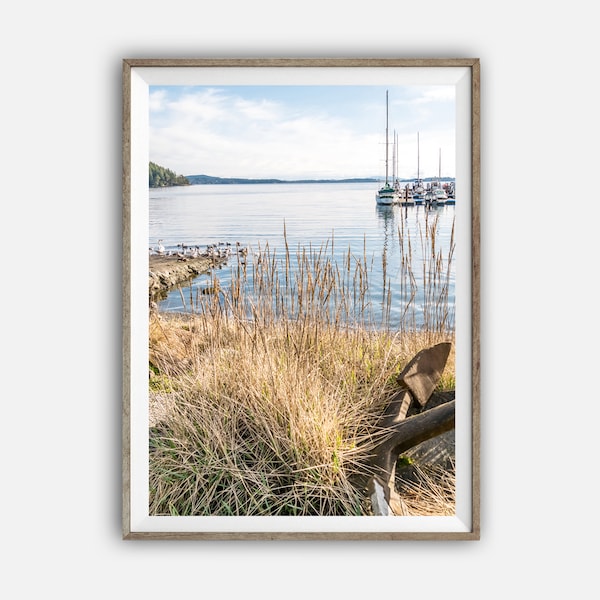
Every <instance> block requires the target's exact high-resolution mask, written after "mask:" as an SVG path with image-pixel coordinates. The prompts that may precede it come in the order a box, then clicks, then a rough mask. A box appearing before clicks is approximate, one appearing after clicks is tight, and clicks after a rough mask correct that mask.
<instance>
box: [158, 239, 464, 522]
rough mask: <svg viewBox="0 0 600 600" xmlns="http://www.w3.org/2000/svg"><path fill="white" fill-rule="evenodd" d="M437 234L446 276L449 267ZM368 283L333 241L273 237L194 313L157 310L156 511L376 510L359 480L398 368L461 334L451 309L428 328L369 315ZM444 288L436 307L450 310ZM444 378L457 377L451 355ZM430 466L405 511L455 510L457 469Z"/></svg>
mask: <svg viewBox="0 0 600 600" xmlns="http://www.w3.org/2000/svg"><path fill="white" fill-rule="evenodd" d="M428 243H429V244H430V247H431V248H432V249H433V259H434V260H433V263H432V264H431V265H427V268H428V269H432V274H434V275H435V281H436V286H437V285H438V284H439V283H440V282H441V283H443V278H444V273H446V272H447V270H448V266H447V264H446V263H445V261H442V260H439V259H440V257H436V252H435V244H433V246H431V242H430V241H429V242H428ZM292 260H294V261H297V265H299V267H298V268H297V269H295V270H294V272H292V270H291V269H290V264H291V262H292ZM436 263H437V267H436ZM436 269H437V271H436ZM250 274H251V277H250ZM406 275H407V281H409V282H410V275H411V273H410V266H409V265H408V263H407V273H406ZM368 283H369V282H368V270H367V268H366V266H365V262H364V261H363V260H362V259H356V258H355V257H353V256H351V255H350V253H349V255H348V259H347V261H346V262H345V264H344V265H342V266H339V265H336V264H333V263H332V261H331V254H330V252H329V247H328V245H327V244H326V245H325V246H323V247H322V248H319V249H318V250H311V249H309V250H306V249H298V250H297V251H296V252H295V253H294V256H292V255H291V253H290V251H289V249H287V248H286V252H285V256H284V257H283V258H282V259H276V258H275V254H274V253H271V252H270V250H269V248H264V249H258V251H257V252H256V253H254V255H251V256H249V257H247V260H245V261H240V262H239V263H238V264H237V265H235V266H234V267H233V274H232V283H231V286H230V287H229V288H228V289H220V288H219V286H218V282H217V281H216V280H215V281H214V282H213V286H212V293H210V294H201V295H199V296H198V297H197V298H195V299H194V302H193V306H192V307H191V308H192V310H190V314H187V315H173V316H167V315H160V314H154V315H152V317H151V321H150V361H151V370H150V400H151V406H150V412H151V425H152V427H151V432H150V447H151V453H150V514H155V515H321V516H325V515H362V514H368V510H369V507H368V501H367V500H366V499H365V497H364V494H363V493H362V491H361V490H360V489H357V488H356V487H355V486H354V485H353V479H354V477H355V476H356V475H357V474H360V473H361V472H362V471H361V470H364V469H365V467H364V464H365V458H366V456H367V455H368V454H369V452H370V450H371V449H372V448H373V444H374V443H375V441H376V440H375V439H373V438H372V437H371V434H370V433H369V432H370V431H371V430H372V427H373V425H374V424H375V422H376V421H377V419H378V417H379V415H380V413H381V411H382V409H383V407H384V406H385V404H386V402H387V401H388V400H389V397H390V395H391V394H392V393H393V392H394V391H395V390H396V389H397V386H398V384H397V382H396V376H397V375H398V373H399V372H400V371H401V370H402V368H403V367H404V365H405V364H406V363H407V362H408V361H409V360H410V359H411V358H412V357H413V356H414V355H415V354H416V353H417V352H418V351H420V350H422V349H424V348H426V347H429V346H431V345H433V344H435V343H438V342H441V341H453V336H454V334H453V331H452V330H451V329H450V328H448V327H447V321H446V320H445V318H444V319H442V320H439V319H438V320H437V321H436V322H433V321H432V322H430V324H429V326H428V327H426V328H424V329H423V328H421V329H419V330H417V329H409V328H402V329H400V330H395V331H392V330H391V329H390V328H389V327H385V326H381V325H382V324H381V323H379V324H374V323H372V322H370V321H369V320H368V319H366V318H365V317H366V316H368V310H369V300H368V289H369V285H368ZM439 289H440V290H442V293H441V294H440V293H439V291H438V293H437V295H435V297H432V301H433V302H434V304H435V305H436V312H435V313H432V314H439V315H445V314H447V312H448V310H447V306H445V305H447V286H444V285H441V286H440V287H439ZM431 293H433V292H431ZM444 294H446V296H444ZM388 300H389V301H393V298H391V295H389V294H388ZM444 306H445V307H444ZM409 309H410V306H409V307H407V311H408V310H409ZM375 325H378V326H375ZM384 325H385V324H384ZM441 386H442V387H443V388H445V389H453V388H454V355H453V353H452V354H451V357H450V360H449V361H448V364H447V368H446V371H445V373H444V376H443V378H442V384H441ZM422 475H423V476H422V477H421V478H420V479H419V480H418V483H416V484H415V487H414V494H412V496H414V497H413V498H412V499H411V492H410V490H409V489H407V492H406V498H405V499H406V506H407V511H408V512H410V513H411V514H449V512H450V513H451V512H453V502H452V498H451V496H452V493H451V492H452V490H453V482H452V477H451V475H450V476H449V475H448V473H438V474H435V473H433V474H432V473H423V474H422ZM448 477H450V480H448ZM448 490H450V492H449V491H448Z"/></svg>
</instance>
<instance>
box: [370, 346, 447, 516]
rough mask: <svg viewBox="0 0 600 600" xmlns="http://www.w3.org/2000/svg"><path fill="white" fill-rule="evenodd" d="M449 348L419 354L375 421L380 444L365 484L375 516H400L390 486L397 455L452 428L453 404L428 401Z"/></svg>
mask: <svg viewBox="0 0 600 600" xmlns="http://www.w3.org/2000/svg"><path fill="white" fill-rule="evenodd" d="M450 349H451V344H449V343H442V344H437V345H436V346H433V347H432V348H428V349H426V350H423V351H421V352H419V353H418V354H417V355H416V356H415V357H414V358H413V359H412V360H411V361H410V363H408V365H407V366H406V367H405V369H404V370H403V371H402V373H400V375H399V376H398V382H399V384H400V386H401V387H400V390H399V391H398V392H397V393H396V394H395V395H394V396H393V397H392V398H391V400H390V402H389V403H388V405H387V406H386V408H385V410H384V412H383V414H382V415H381V418H380V419H379V421H378V422H377V425H376V431H377V432H378V434H381V435H382V441H381V442H379V443H378V445H377V446H376V447H375V449H374V450H373V452H372V454H371V458H370V460H369V467H370V470H371V472H372V473H373V476H372V477H371V478H370V479H369V480H368V482H367V485H366V487H367V491H368V494H369V498H370V499H371V505H372V509H373V514H375V515H390V514H402V501H401V499H400V497H399V496H398V494H397V492H396V490H395V486H394V479H395V474H396V462H397V460H398V457H399V455H400V454H401V453H403V452H406V451H407V450H409V449H410V448H413V447H414V446H417V445H418V444H421V443H422V442H424V441H427V440H429V439H431V438H433V437H436V436H438V435H441V434H442V433H445V432H447V431H450V430H452V429H454V406H455V401H454V400H452V401H449V402H447V401H444V400H443V399H442V400H440V399H437V402H435V399H433V398H432V396H433V395H434V392H435V388H436V386H437V384H438V383H439V380H440V378H441V376H442V373H443V371H444V367H445V366H446V361H447V360H448V355H449V354H450ZM432 399H433V400H434V402H431V400H432ZM439 402H442V403H441V404H439ZM436 404H439V405H437V406H436ZM430 406H433V407H432V408H430Z"/></svg>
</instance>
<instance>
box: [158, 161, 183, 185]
mask: <svg viewBox="0 0 600 600" xmlns="http://www.w3.org/2000/svg"><path fill="white" fill-rule="evenodd" d="M149 183H150V187H151V188H157V187H168V186H172V185H190V182H189V181H188V179H187V177H185V176H183V175H177V174H176V173H174V172H173V171H171V169H166V168H165V167H161V166H160V165H157V164H156V163H153V162H151V163H150V177H149Z"/></svg>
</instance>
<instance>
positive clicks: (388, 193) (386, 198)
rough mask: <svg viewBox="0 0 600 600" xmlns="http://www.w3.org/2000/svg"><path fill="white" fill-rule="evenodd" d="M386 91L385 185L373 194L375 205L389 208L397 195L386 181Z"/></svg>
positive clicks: (386, 129)
mask: <svg viewBox="0 0 600 600" xmlns="http://www.w3.org/2000/svg"><path fill="white" fill-rule="evenodd" d="M388 115H389V110H388V91H387V90H386V92H385V184H384V186H383V187H382V188H380V189H379V190H378V191H377V193H376V194H375V201H376V202H377V204H380V205H385V206H391V205H392V204H394V203H395V202H397V200H398V194H397V193H396V190H395V189H394V188H393V187H392V186H391V185H390V182H389V181H388V154H389V143H388Z"/></svg>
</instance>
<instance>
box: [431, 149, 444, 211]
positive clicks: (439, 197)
mask: <svg viewBox="0 0 600 600" xmlns="http://www.w3.org/2000/svg"><path fill="white" fill-rule="evenodd" d="M438 161H439V162H438V165H439V166H438V179H437V182H436V185H435V186H434V188H433V195H434V198H435V202H436V203H437V205H438V206H442V205H443V204H446V200H448V194H446V190H445V189H444V188H443V187H442V149H441V148H440V152H439V159H438Z"/></svg>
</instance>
